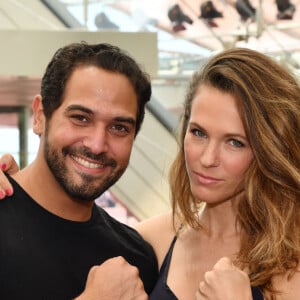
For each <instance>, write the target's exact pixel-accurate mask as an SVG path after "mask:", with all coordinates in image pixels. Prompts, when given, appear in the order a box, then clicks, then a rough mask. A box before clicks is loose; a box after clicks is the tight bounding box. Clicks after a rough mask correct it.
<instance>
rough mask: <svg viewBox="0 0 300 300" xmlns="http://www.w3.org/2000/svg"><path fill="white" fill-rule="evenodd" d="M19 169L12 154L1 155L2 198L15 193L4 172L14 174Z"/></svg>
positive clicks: (0, 184)
mask: <svg viewBox="0 0 300 300" xmlns="http://www.w3.org/2000/svg"><path fill="white" fill-rule="evenodd" d="M18 171H19V167H18V165H17V163H16V161H15V160H14V158H13V156H12V155H11V154H3V155H2V156H1V157H0V199H3V198H5V197H6V196H11V195H12V194H13V188H12V186H11V184H10V182H9V181H8V179H7V178H6V176H5V175H4V173H3V172H5V173H7V174H10V175H12V174H14V173H17V172H18Z"/></svg>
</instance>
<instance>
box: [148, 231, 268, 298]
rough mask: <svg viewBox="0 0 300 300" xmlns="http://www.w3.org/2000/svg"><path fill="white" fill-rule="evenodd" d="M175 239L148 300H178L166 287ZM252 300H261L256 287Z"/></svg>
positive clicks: (253, 290)
mask: <svg viewBox="0 0 300 300" xmlns="http://www.w3.org/2000/svg"><path fill="white" fill-rule="evenodd" d="M176 239H177V237H176V236H175V237H174V239H173V241H172V243H171V246H170V248H169V251H168V253H167V255H166V257H165V259H164V261H163V264H162V266H161V268H160V272H159V277H158V280H157V282H156V285H155V287H154V289H153V290H152V292H151V294H150V298H149V300H178V298H177V297H176V296H175V295H174V293H173V292H172V290H171V289H170V288H169V287H168V285H167V277H168V271H169V267H170V262H171V258H172V253H173V248H174V245H175V242H176ZM251 291H252V297H253V300H263V299H264V298H263V295H262V292H261V291H260V290H259V288H257V287H251Z"/></svg>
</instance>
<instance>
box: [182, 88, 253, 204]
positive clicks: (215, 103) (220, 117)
mask: <svg viewBox="0 0 300 300" xmlns="http://www.w3.org/2000/svg"><path fill="white" fill-rule="evenodd" d="M184 149H185V161H186V168H187V172H188V176H189V180H190V186H191V191H192V194H193V195H194V197H195V198H196V199H197V200H199V201H204V202H206V203H207V204H217V203H221V202H224V201H226V200H230V199H232V198H233V197H234V196H235V195H236V194H237V192H240V191H241V190H242V186H241V184H242V183H243V180H244V176H245V172H246V170H247V169H248V167H249V165H250V163H251V161H252V159H253V153H252V149H251V147H250V145H249V142H248V140H247V137H246V134H245V129H244V126H243V123H242V120H241V118H240V115H239V111H238V108H237V105H236V102H235V98H234V97H233V96H232V95H231V94H229V93H225V92H222V91H220V90H218V89H216V88H214V87H211V86H207V85H203V86H201V87H200V88H199V89H198V92H197V93H196V95H195V97H194V99H193V102H192V107H191V116H190V120H189V123H188V127H187V131H186V134H185V139H184Z"/></svg>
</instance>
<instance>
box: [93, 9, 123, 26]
mask: <svg viewBox="0 0 300 300" xmlns="http://www.w3.org/2000/svg"><path fill="white" fill-rule="evenodd" d="M95 25H96V27H97V28H98V29H119V26H117V25H116V24H115V23H113V22H111V20H110V19H109V18H108V17H107V16H106V14H105V13H104V12H100V13H98V14H97V15H96V17H95Z"/></svg>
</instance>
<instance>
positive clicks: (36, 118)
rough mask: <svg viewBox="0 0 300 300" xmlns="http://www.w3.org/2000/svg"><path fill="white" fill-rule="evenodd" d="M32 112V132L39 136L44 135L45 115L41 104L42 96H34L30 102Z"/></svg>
mask: <svg viewBox="0 0 300 300" xmlns="http://www.w3.org/2000/svg"><path fill="white" fill-rule="evenodd" d="M32 111H33V132H34V133H35V134H37V135H39V136H41V135H42V134H43V133H44V129H45V120H46V119H45V115H44V108H43V104H42V96H41V95H36V96H35V97H34V99H33V102H32Z"/></svg>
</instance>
